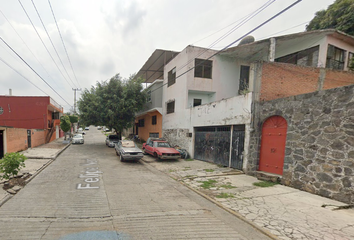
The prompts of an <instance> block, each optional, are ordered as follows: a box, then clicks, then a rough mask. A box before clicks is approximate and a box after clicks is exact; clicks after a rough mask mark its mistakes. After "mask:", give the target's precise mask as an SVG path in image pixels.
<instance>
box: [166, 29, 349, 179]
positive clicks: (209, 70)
mask: <svg viewBox="0 0 354 240" xmlns="http://www.w3.org/2000/svg"><path fill="white" fill-rule="evenodd" d="M353 47H354V42H353V37H351V36H348V35H346V34H343V33H341V32H338V31H335V30H323V31H313V32H306V33H298V34H291V35H287V36H280V37H275V38H270V39H265V40H261V41H257V42H251V43H247V44H242V45H239V46H236V47H234V48H230V49H228V50H227V51H225V52H222V53H218V54H216V51H214V50H210V49H203V48H199V47H194V46H188V47H186V48H185V49H184V50H183V51H181V52H180V53H179V54H178V55H177V56H176V57H174V58H173V59H172V60H171V61H170V62H169V63H168V64H166V66H165V70H164V82H163V85H164V87H163V105H162V111H163V124H162V132H163V136H164V137H165V138H167V139H168V140H169V141H170V142H171V144H172V145H178V146H180V147H183V148H185V149H187V150H188V152H189V153H190V155H191V157H194V158H195V159H199V160H204V161H210V162H215V163H217V164H221V165H224V166H229V167H235V166H236V168H238V169H241V170H243V171H245V172H247V171H249V170H250V168H249V162H248V159H249V158H250V155H251V154H252V153H251V152H249V146H250V142H249V139H250V137H251V134H252V133H253V132H254V130H255V129H254V128H255V127H259V126H255V125H254V118H255V116H254V114H255V113H256V112H257V111H256V110H257V109H256V108H257V107H256V104H257V103H259V102H261V101H269V100H273V99H278V98H284V97H289V96H296V95H299V94H305V93H310V92H315V91H320V90H324V89H330V88H334V87H340V86H345V85H350V84H354V81H353V74H351V73H348V71H347V70H348V65H349V61H350V59H351V57H352V56H353V52H354V48H353ZM190 69H192V70H190ZM189 70H190V71H189ZM258 157H259V156H258ZM252 166H253V167H255V166H254V165H252ZM256 168H257V169H258V170H259V168H261V170H264V168H263V169H262V167H260V166H259V165H258V166H256ZM277 168H279V166H277ZM253 169H254V168H253ZM279 173H281V172H278V174H279Z"/></svg>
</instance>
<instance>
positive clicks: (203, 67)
mask: <svg viewBox="0 0 354 240" xmlns="http://www.w3.org/2000/svg"><path fill="white" fill-rule="evenodd" d="M212 63H213V62H212V61H211V60H204V59H197V58H196V59H195V63H194V66H195V67H194V77H200V78H211V69H212Z"/></svg>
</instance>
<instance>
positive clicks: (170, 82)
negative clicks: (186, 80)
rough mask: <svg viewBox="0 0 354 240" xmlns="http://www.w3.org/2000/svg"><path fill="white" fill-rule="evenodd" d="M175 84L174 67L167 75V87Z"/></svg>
mask: <svg viewBox="0 0 354 240" xmlns="http://www.w3.org/2000/svg"><path fill="white" fill-rule="evenodd" d="M175 83H176V67H174V68H172V69H171V71H169V72H168V74H167V87H170V86H172V85H173V84H175Z"/></svg>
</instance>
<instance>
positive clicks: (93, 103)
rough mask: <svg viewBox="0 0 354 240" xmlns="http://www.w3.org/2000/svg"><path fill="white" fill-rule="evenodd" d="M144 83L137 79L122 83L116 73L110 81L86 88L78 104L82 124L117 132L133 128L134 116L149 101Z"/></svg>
mask: <svg viewBox="0 0 354 240" xmlns="http://www.w3.org/2000/svg"><path fill="white" fill-rule="evenodd" d="M141 83H142V81H141V80H140V79H138V80H135V79H134V76H131V77H130V78H129V79H126V80H123V79H122V78H121V77H120V75H119V74H116V75H115V76H113V77H112V78H111V79H110V80H109V81H108V82H107V81H102V82H97V83H96V86H92V87H91V89H90V90H87V89H85V91H84V92H83V94H82V95H81V98H80V100H79V101H78V108H79V111H80V122H82V123H83V124H85V125H87V126H88V125H99V126H106V127H107V128H109V129H114V130H115V132H116V133H120V132H122V131H123V129H126V128H130V127H132V126H133V123H134V119H135V113H136V112H138V111H139V110H141V109H142V107H143V105H144V103H145V102H146V93H145V92H144V91H143V87H142V85H141Z"/></svg>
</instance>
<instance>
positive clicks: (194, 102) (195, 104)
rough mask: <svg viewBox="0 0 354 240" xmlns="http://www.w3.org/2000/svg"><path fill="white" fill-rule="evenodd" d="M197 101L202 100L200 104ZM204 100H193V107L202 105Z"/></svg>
mask: <svg viewBox="0 0 354 240" xmlns="http://www.w3.org/2000/svg"><path fill="white" fill-rule="evenodd" d="M196 100H200V103H199V104H198V103H197V102H196ZM202 102H203V100H202V99H201V98H193V107H197V106H200V105H202Z"/></svg>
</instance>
